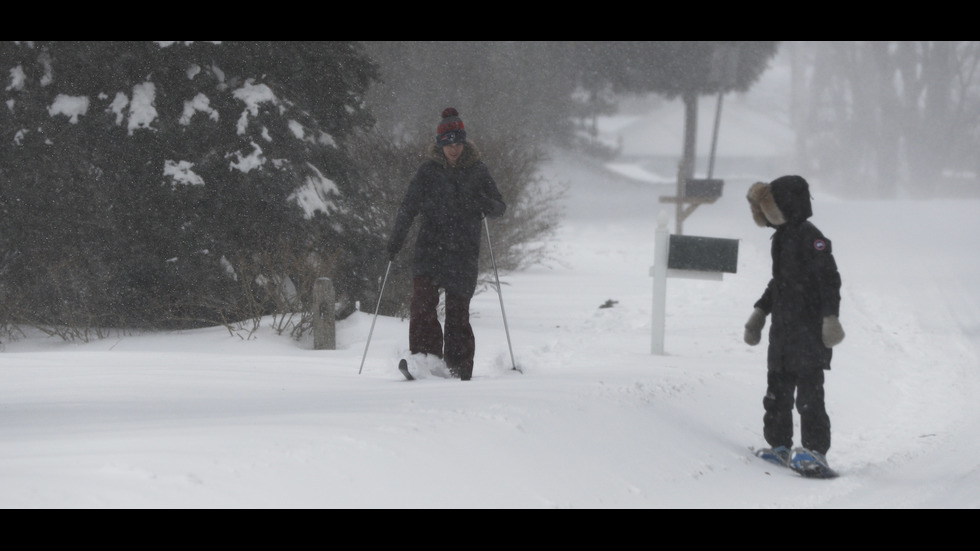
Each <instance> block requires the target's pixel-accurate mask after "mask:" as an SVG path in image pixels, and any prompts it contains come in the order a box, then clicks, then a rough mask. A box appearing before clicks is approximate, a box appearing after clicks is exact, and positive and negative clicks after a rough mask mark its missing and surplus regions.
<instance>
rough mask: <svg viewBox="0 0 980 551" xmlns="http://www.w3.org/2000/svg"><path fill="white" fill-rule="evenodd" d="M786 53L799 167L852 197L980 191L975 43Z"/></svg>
mask: <svg viewBox="0 0 980 551" xmlns="http://www.w3.org/2000/svg"><path fill="white" fill-rule="evenodd" d="M788 53H789V55H790V59H791V61H792V67H793V81H792V82H793V101H792V103H791V105H792V106H793V126H794V129H795V130H796V132H797V136H798V155H797V157H798V159H799V161H800V163H801V171H806V172H807V173H809V174H813V175H814V176H819V177H820V178H822V179H823V180H824V181H825V183H826V185H827V186H829V187H831V188H832V189H836V190H837V191H839V192H843V193H846V194H849V195H856V196H870V197H895V196H897V195H898V194H900V193H902V192H907V193H909V194H911V195H912V196H926V197H930V196H936V195H937V194H938V195H945V194H954V195H955V194H956V190H959V191H961V192H962V191H963V190H964V188H967V187H969V188H973V190H974V191H973V192H972V194H973V195H976V194H977V193H980V155H977V151H980V42H977V41H965V42H955V41H846V42H845V41H840V42H798V43H791V44H790V46H789V49H788ZM947 190H948V191H947Z"/></svg>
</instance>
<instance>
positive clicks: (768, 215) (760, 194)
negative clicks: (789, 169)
mask: <svg viewBox="0 0 980 551" xmlns="http://www.w3.org/2000/svg"><path fill="white" fill-rule="evenodd" d="M746 199H748V201H749V207H750V208H751V209H752V219H753V220H755V223H756V224H758V225H759V226H761V227H763V228H764V227H766V226H774V227H775V226H781V225H783V224H785V223H786V222H802V221H804V220H806V219H807V218H810V217H811V216H813V207H812V205H811V203H810V185H809V184H808V183H807V181H806V180H804V179H803V177H801V176H781V177H779V178H776V179H775V180H773V181H772V182H771V183H768V184H767V183H765V182H756V183H754V184H752V186H751V187H749V191H748V193H747V194H746Z"/></svg>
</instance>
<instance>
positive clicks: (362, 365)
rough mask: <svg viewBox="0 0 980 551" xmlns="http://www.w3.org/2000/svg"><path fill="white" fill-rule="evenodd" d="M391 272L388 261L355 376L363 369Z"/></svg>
mask: <svg viewBox="0 0 980 551" xmlns="http://www.w3.org/2000/svg"><path fill="white" fill-rule="evenodd" d="M390 270H391V261H390V260H389V261H388V267H387V268H385V278H384V279H383V280H382V281H381V292H380V293H378V305H377V306H375V307H374V319H372V320H371V330H370V331H368V338H367V342H366V343H364V356H362V357H361V369H358V370H357V374H358V375H360V374H361V370H362V369H364V360H365V358H367V351H368V346H370V345H371V335H372V334H373V333H374V322H376V321H378V310H380V309H381V297H382V296H384V294H385V284H386V283H388V272H389V271H390Z"/></svg>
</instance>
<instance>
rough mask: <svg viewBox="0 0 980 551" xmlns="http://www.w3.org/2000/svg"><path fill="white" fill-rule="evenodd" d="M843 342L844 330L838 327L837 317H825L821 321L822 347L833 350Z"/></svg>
mask: <svg viewBox="0 0 980 551" xmlns="http://www.w3.org/2000/svg"><path fill="white" fill-rule="evenodd" d="M842 340H844V328H843V327H841V326H840V320H839V319H837V316H827V317H825V318H824V319H823V345H824V346H826V347H827V348H833V347H835V346H837V345H838V344H840V341H842Z"/></svg>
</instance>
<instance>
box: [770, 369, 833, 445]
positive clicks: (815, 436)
mask: <svg viewBox="0 0 980 551" xmlns="http://www.w3.org/2000/svg"><path fill="white" fill-rule="evenodd" d="M823 382H824V373H823V370H822V369H819V370H812V371H807V372H805V373H802V374H796V373H791V372H787V371H785V370H784V371H769V375H768V388H767V389H766V396H765V397H764V398H763V399H762V406H763V408H765V410H766V413H765V415H764V416H763V418H762V423H763V435H764V436H765V438H766V442H767V443H768V444H769V445H770V446H772V447H774V448H775V447H778V446H786V447H787V448H789V449H792V448H793V401H794V400H793V394H794V392H795V394H796V410H797V411H798V412H799V413H800V438H801V444H802V445H803V447H804V448H806V449H808V450H813V451H815V452H818V453H822V454H825V455H826V453H827V450H829V449H830V417H829V416H828V415H827V409H826V407H825V405H824V391H823Z"/></svg>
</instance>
